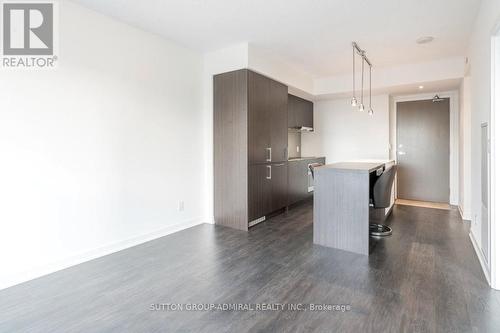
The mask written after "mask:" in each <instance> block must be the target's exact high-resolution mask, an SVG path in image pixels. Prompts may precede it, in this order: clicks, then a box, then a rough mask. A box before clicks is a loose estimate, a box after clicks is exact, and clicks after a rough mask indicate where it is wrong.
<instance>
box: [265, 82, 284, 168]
mask: <svg viewBox="0 0 500 333" xmlns="http://www.w3.org/2000/svg"><path fill="white" fill-rule="evenodd" d="M269 81H270V83H269V86H270V89H269V110H268V112H269V114H270V121H269V124H270V128H269V131H270V133H269V134H270V138H271V149H272V150H271V151H272V162H284V161H286V160H288V110H287V105H288V88H287V87H286V86H285V85H284V84H281V83H279V82H276V81H273V80H269Z"/></svg>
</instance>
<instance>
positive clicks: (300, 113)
mask: <svg viewBox="0 0 500 333" xmlns="http://www.w3.org/2000/svg"><path fill="white" fill-rule="evenodd" d="M296 117H297V119H298V122H299V125H298V126H305V127H313V103H312V102H310V101H307V100H305V99H302V98H301V99H300V101H299V106H298V107H297V116H296Z"/></svg>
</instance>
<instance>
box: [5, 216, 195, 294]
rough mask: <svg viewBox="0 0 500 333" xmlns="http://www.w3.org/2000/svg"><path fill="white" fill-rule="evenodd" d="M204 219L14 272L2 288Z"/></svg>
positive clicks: (147, 240)
mask: <svg viewBox="0 0 500 333" xmlns="http://www.w3.org/2000/svg"><path fill="white" fill-rule="evenodd" d="M202 223H204V221H203V220H202V219H201V218H198V219H193V220H189V221H185V222H181V223H178V224H174V225H170V226H168V227H165V228H162V229H159V230H156V231H153V232H150V233H147V234H143V235H140V236H136V237H132V238H129V239H125V240H122V241H118V242H115V243H112V244H108V245H105V246H102V247H99V248H96V249H92V250H88V251H84V252H82V253H79V254H76V255H72V256H70V257H67V258H64V259H62V260H60V261H57V262H55V263H51V264H48V265H44V266H41V267H37V268H35V269H31V270H29V271H26V272H22V273H17V274H13V275H10V276H7V277H6V278H1V279H0V290H2V289H5V288H8V287H11V286H14V285H16V284H20V283H23V282H26V281H29V280H33V279H35V278H38V277H41V276H44V275H47V274H50V273H54V272H56V271H60V270H62V269H65V268H68V267H71V266H75V265H78V264H81V263H83V262H86V261H89V260H92V259H96V258H99V257H103V256H105V255H108V254H111V253H115V252H118V251H121V250H125V249H127V248H130V247H133V246H136V245H139V244H142V243H146V242H149V241H151V240H153V239H157V238H160V237H163V236H166V235H170V234H173V233H175V232H178V231H181V230H184V229H187V228H191V227H194V226H196V225H199V224H202Z"/></svg>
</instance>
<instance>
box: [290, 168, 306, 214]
mask: <svg viewBox="0 0 500 333" xmlns="http://www.w3.org/2000/svg"><path fill="white" fill-rule="evenodd" d="M308 163H310V162H309V161H307V160H296V161H290V162H289V163H288V204H289V205H292V204H294V203H297V202H299V201H302V200H304V199H307V198H308V194H309V193H308V192H307V188H308V178H307V177H308V170H307V165H308Z"/></svg>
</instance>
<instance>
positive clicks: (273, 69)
mask: <svg viewBox="0 0 500 333" xmlns="http://www.w3.org/2000/svg"><path fill="white" fill-rule="evenodd" d="M248 68H250V69H252V70H254V71H256V72H258V73H261V74H263V75H266V76H268V77H270V78H272V79H274V80H277V81H279V82H282V83H284V84H286V85H288V86H289V87H292V92H293V93H294V94H295V95H297V96H301V97H305V98H309V97H310V96H312V95H310V96H308V95H307V94H312V93H313V89H314V86H313V83H314V80H313V77H312V76H311V75H309V74H308V73H306V72H304V71H301V70H299V69H298V68H296V67H294V66H293V65H291V64H289V63H288V62H286V61H285V59H282V58H280V57H277V56H275V55H274V54H272V53H270V52H266V50H263V49H261V48H259V47H257V46H255V45H252V44H250V45H249V46H248ZM296 90H298V91H296ZM301 91H302V92H305V93H306V95H305V96H304V95H302V94H301Z"/></svg>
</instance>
